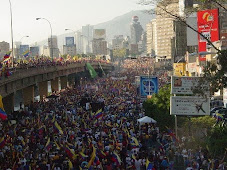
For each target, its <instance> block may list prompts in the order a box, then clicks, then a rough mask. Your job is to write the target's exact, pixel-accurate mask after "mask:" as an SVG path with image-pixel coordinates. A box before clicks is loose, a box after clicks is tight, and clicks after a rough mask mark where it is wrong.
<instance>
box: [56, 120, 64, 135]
mask: <svg viewBox="0 0 227 170" xmlns="http://www.w3.org/2000/svg"><path fill="white" fill-rule="evenodd" d="M54 129H55V130H56V131H57V132H58V133H60V134H62V135H63V131H62V129H61V127H60V126H59V124H58V123H57V122H56V121H55V122H54Z"/></svg>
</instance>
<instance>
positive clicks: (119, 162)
mask: <svg viewBox="0 0 227 170" xmlns="http://www.w3.org/2000/svg"><path fill="white" fill-rule="evenodd" d="M112 161H114V162H116V163H117V166H119V165H120V164H121V159H120V157H119V156H118V154H117V153H116V152H113V155H112Z"/></svg>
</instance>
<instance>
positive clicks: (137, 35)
mask: <svg viewBox="0 0 227 170" xmlns="http://www.w3.org/2000/svg"><path fill="white" fill-rule="evenodd" d="M138 21H139V17H138V16H133V17H132V23H131V26H130V29H131V44H137V43H138V42H139V41H140V40H141V36H142V33H143V28H142V26H141V25H140V22H138Z"/></svg>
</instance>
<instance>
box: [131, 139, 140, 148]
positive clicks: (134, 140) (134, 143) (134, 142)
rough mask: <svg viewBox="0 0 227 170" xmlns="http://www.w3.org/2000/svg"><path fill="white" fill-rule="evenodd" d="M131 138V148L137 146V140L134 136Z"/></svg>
mask: <svg viewBox="0 0 227 170" xmlns="http://www.w3.org/2000/svg"><path fill="white" fill-rule="evenodd" d="M131 139H132V143H131V145H132V147H133V148H136V147H138V146H139V142H138V140H137V139H136V138H135V137H132V138H131Z"/></svg>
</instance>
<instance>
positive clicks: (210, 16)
mask: <svg viewBox="0 0 227 170" xmlns="http://www.w3.org/2000/svg"><path fill="white" fill-rule="evenodd" d="M218 13H219V12H218V9H211V10H205V11H198V13H197V25H198V32H200V33H202V34H203V35H204V36H205V37H206V38H208V39H209V40H210V41H211V42H215V41H218V40H219V18H218ZM198 46H199V47H198V52H205V51H207V40H206V39H205V38H203V37H202V36H201V35H199V34H198ZM199 60H200V61H206V56H199Z"/></svg>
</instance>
